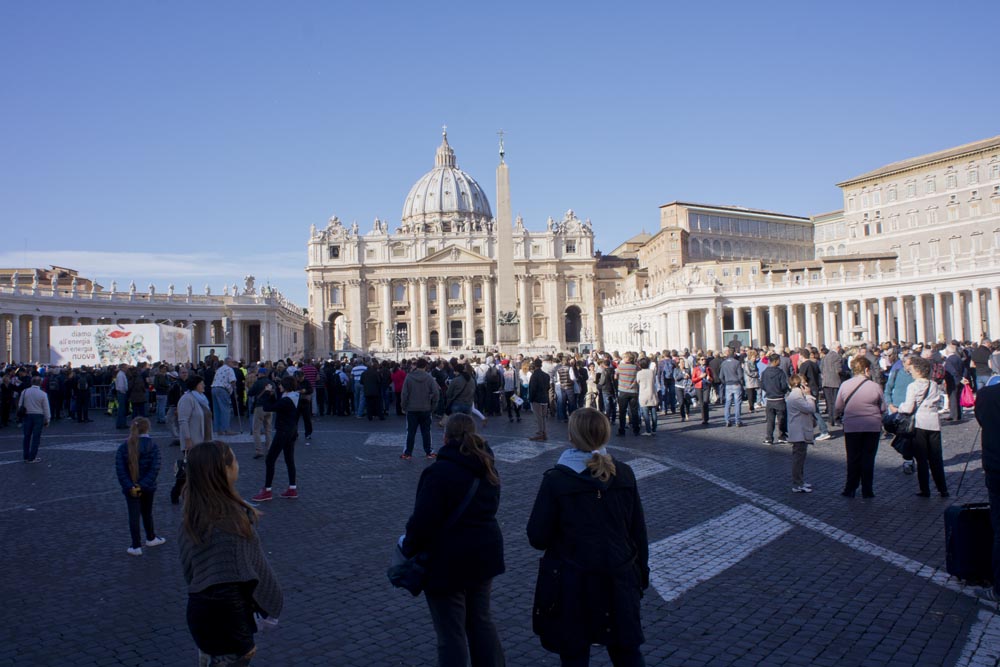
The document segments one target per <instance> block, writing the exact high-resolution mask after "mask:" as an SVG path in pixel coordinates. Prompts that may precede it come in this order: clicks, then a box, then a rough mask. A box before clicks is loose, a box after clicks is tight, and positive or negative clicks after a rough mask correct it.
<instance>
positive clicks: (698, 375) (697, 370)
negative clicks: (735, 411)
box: [691, 366, 712, 389]
mask: <svg viewBox="0 0 1000 667" xmlns="http://www.w3.org/2000/svg"><path fill="white" fill-rule="evenodd" d="M702 380H708V382H709V384H711V382H712V369H711V368H709V367H708V366H705V368H704V370H703V369H702V368H701V366H695V367H694V369H692V371H691V384H692V385H693V386H694V388H695V389H701V381H702Z"/></svg>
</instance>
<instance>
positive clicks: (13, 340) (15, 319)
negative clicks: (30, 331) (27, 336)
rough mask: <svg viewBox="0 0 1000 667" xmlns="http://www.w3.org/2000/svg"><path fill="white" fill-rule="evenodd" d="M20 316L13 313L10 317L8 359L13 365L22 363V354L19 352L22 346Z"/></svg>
mask: <svg viewBox="0 0 1000 667" xmlns="http://www.w3.org/2000/svg"><path fill="white" fill-rule="evenodd" d="M22 340H23V339H22V338H21V316H20V315H19V314H18V313H14V314H13V315H11V316H10V358H11V361H12V362H13V363H15V364H17V363H21V362H22V361H24V358H23V356H22V355H23V352H21V349H22V345H21V341H22Z"/></svg>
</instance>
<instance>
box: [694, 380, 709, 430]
mask: <svg viewBox="0 0 1000 667" xmlns="http://www.w3.org/2000/svg"><path fill="white" fill-rule="evenodd" d="M694 393H695V396H697V397H698V403H699V404H701V423H703V424H707V423H708V411H709V409H710V408H711V405H712V385H710V384H709V383H707V382H702V383H701V389H695V390H694Z"/></svg>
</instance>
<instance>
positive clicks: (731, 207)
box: [660, 199, 809, 222]
mask: <svg viewBox="0 0 1000 667" xmlns="http://www.w3.org/2000/svg"><path fill="white" fill-rule="evenodd" d="M674 205H679V206H686V207H688V208H704V209H714V210H719V211H732V212H736V213H750V214H752V215H767V216H772V217H779V218H791V219H793V220H801V221H803V222H808V221H809V218H808V217H805V216H801V215H790V214H788V213H778V212H777V211H765V210H763V209H759V208H749V207H747V206H736V205H735V204H699V203H697V202H689V201H680V200H676V199H675V200H674V201H671V202H667V203H666V204H660V208H665V207H667V206H674Z"/></svg>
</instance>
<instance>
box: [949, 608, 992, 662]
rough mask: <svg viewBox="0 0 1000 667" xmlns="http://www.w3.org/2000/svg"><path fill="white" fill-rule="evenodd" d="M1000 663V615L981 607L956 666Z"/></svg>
mask: <svg viewBox="0 0 1000 667" xmlns="http://www.w3.org/2000/svg"><path fill="white" fill-rule="evenodd" d="M998 663H1000V616H998V615H997V614H996V612H995V611H991V610H988V609H981V610H980V611H979V618H978V620H977V621H976V622H975V623H973V624H972V627H971V628H969V638H968V639H967V640H966V642H965V647H964V648H963V649H962V655H961V656H959V658H958V662H956V663H955V667H980V666H985V665H989V666H990V667H995V666H996V665H997V664H998Z"/></svg>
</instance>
